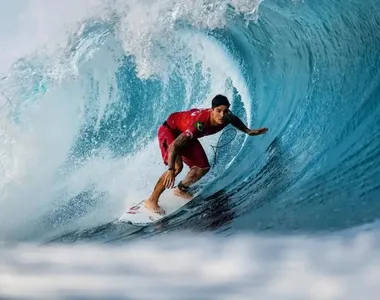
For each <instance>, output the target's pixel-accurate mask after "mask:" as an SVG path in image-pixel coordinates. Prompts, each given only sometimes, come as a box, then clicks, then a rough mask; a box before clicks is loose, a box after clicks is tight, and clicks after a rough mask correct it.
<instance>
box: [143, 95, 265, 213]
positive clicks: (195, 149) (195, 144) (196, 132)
mask: <svg viewBox="0 0 380 300" xmlns="http://www.w3.org/2000/svg"><path fill="white" fill-rule="evenodd" d="M229 108H230V102H229V101H228V99H227V97H226V96H223V95H216V96H215V97H214V98H213V99H212V103H211V108H206V109H196V108H195V109H190V110H187V111H180V112H174V113H172V114H171V115H170V116H169V117H168V118H167V119H166V121H165V122H164V123H163V124H162V125H161V126H160V127H159V128H158V133H157V135H158V141H159V145H160V149H161V155H162V158H163V161H164V164H165V165H167V166H168V170H167V171H166V172H165V173H163V174H162V175H161V176H160V178H159V179H158V181H157V183H156V185H155V187H154V190H153V192H152V194H151V195H150V197H149V198H148V199H147V200H146V201H145V207H147V208H148V209H150V210H152V211H153V212H155V213H158V214H161V215H163V214H165V211H164V210H163V209H162V208H161V207H160V206H159V205H158V200H159V197H160V195H161V194H162V193H163V191H164V190H165V189H169V188H173V186H174V181H175V177H176V176H177V175H178V174H179V173H181V171H182V168H183V163H185V164H186V165H187V166H188V167H189V168H190V170H189V172H188V173H187V175H186V177H185V178H184V179H183V180H182V181H180V182H179V183H178V185H177V187H176V188H175V189H174V194H175V195H176V196H179V197H182V198H184V199H188V200H190V199H191V198H192V195H191V194H190V193H189V186H190V185H191V184H193V183H195V182H197V181H198V180H199V179H201V178H202V177H203V176H204V175H205V174H206V173H207V172H208V171H209V169H210V164H209V162H208V159H207V156H206V153H205V151H204V150H203V147H202V145H201V143H200V142H199V140H198V139H199V138H201V137H204V136H207V135H211V134H215V133H217V132H219V131H221V130H222V129H223V128H224V127H226V126H227V125H228V124H231V125H232V126H234V127H236V128H237V129H239V130H240V131H242V132H244V133H246V134H248V135H250V136H254V135H260V134H263V133H265V132H267V130H268V128H260V129H249V128H248V127H247V126H245V125H244V123H243V122H242V121H241V120H240V119H239V118H238V117H237V116H235V115H234V114H233V113H232V112H231V111H230V110H229Z"/></svg>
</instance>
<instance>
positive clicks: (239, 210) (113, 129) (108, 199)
mask: <svg viewBox="0 0 380 300" xmlns="http://www.w3.org/2000/svg"><path fill="white" fill-rule="evenodd" d="M1 5H2V6H4V7H3V8H2V9H1V11H2V13H1V15H0V16H1V20H2V21H1V25H2V29H1V30H0V38H1V39H2V41H3V44H4V46H2V47H3V48H4V51H3V52H4V54H3V57H2V58H0V73H1V74H0V75H1V78H0V137H1V142H0V166H1V168H0V170H1V171H0V172H1V177H2V180H1V181H0V219H1V220H2V226H1V227H0V240H1V241H4V242H16V243H18V242H20V243H25V242H27V243H31V244H32V245H36V247H37V249H38V245H42V244H43V245H49V246H50V245H52V246H53V247H56V245H57V244H58V245H59V244H60V243H65V244H68V245H69V246H68V247H69V249H70V245H72V244H73V243H74V244H76V243H86V242H92V243H100V244H104V243H106V244H112V245H114V244H116V245H122V247H124V246H125V245H129V243H130V242H131V243H132V242H136V243H140V242H141V240H143V239H144V238H146V237H154V238H159V237H160V236H161V235H167V234H171V233H178V232H183V235H185V236H186V239H187V238H190V239H191V237H192V234H197V235H198V234H211V236H213V237H215V240H212V241H211V243H212V245H214V246H215V245H219V243H228V241H229V240H230V239H232V238H234V237H236V238H239V237H240V236H241V235H248V238H254V239H256V238H257V235H258V236H266V235H267V234H268V235H269V236H271V235H273V234H274V235H277V236H279V237H280V238H281V241H282V239H283V238H284V237H286V236H287V235H293V234H298V233H300V234H307V235H311V236H316V237H318V236H320V235H321V234H336V235H337V236H339V237H341V236H344V233H343V232H346V230H348V231H351V230H353V231H355V232H364V231H365V230H364V231H362V230H361V229H358V228H363V226H369V224H376V222H377V221H378V219H379V217H380V213H379V211H380V209H379V208H380V204H379V201H378V199H379V198H380V149H379V146H378V145H379V140H380V133H379V132H380V102H379V96H380V71H379V70H380V58H379V46H378V45H379V44H380V9H379V7H380V1H378V0H366V1H357V0H350V1H342V0H334V1H325V0H321V1H306V0H305V1H290V0H289V1H288V0H276V1H274V0H264V1H261V0H255V1H245V0H223V1H208V0H195V1H190V2H189V1H176V0H164V1H155V0H150V1H137V0H130V1H121V0H120V1H119V0H115V1H101V0H97V1H82V2H81V3H77V2H76V1H73V0H70V1H68V2H67V3H66V4H62V3H58V2H56V1H52V2H49V1H45V0H35V1H32V0H30V1H21V0H20V1H15V2H14V3H12V4H1ZM15 16H16V17H15ZM6 28H8V29H6ZM216 94H224V95H226V96H227V97H228V98H229V99H230V102H231V104H232V105H231V110H232V111H233V112H234V113H235V114H236V115H238V116H239V117H240V118H241V119H242V120H243V121H244V122H245V123H246V124H247V125H248V127H250V128H260V127H268V129H269V131H268V132H267V133H266V134H264V135H261V136H257V137H250V136H247V135H245V134H244V133H242V132H239V131H236V130H234V129H233V128H232V127H227V128H226V129H225V130H224V131H223V132H221V133H218V134H216V135H213V136H210V137H205V138H202V139H201V140H200V141H201V143H202V145H203V146H204V148H205V151H206V153H207V154H208V157H209V160H210V163H211V165H212V168H211V170H210V172H209V173H208V174H207V175H206V176H205V177H204V178H202V179H201V181H200V182H199V183H197V184H196V188H197V189H199V190H200V191H201V192H200V195H199V196H198V197H197V198H196V199H195V201H192V202H191V203H190V204H189V205H188V206H187V207H186V209H185V210H183V211H181V212H180V213H178V214H176V215H174V216H173V217H172V218H170V219H168V220H165V221H164V222H163V223H162V224H159V225H155V226H147V227H145V228H136V227H133V226H131V225H130V224H125V223H123V222H119V221H118V217H120V216H121V215H122V214H123V212H124V211H125V209H126V207H128V206H130V205H132V204H133V203H135V202H136V201H139V200H141V199H144V198H146V197H147V196H148V195H149V194H150V192H151V191H152V189H153V187H154V184H155V183H156V180H157V179H158V177H159V176H160V175H161V174H162V172H164V171H165V169H166V168H165V166H164V164H163V163H162V158H161V156H160V151H159V147H158V143H157V136H156V134H157V129H158V127H159V126H160V124H162V122H163V121H165V119H166V118H167V117H168V115H169V114H170V113H172V112H175V111H179V110H186V109H190V108H195V107H197V108H205V107H209V106H210V105H211V99H212V98H213V97H214V96H215V95H216ZM187 170H188V169H187V168H186V166H185V168H184V171H183V173H182V174H181V175H180V176H179V178H178V179H177V182H178V181H179V180H180V179H181V178H182V176H184V175H185V173H186V172H187ZM371 226H372V225H371ZM220 241H222V242H220ZM127 242H128V243H127ZM152 243H153V245H154V246H157V245H158V244H155V242H152ZM285 243H286V242H285ZM317 243H318V242H317ZM138 245H139V244H138ZM28 247H29V246H28ZM65 247H67V246H65ZM133 247H136V246H133ZM205 247H206V246H205ZM289 247H291V246H289ZM20 251H22V250H20ZM25 251H26V250H25ZM68 251H72V250H68ZM161 251H163V250H161ZM236 251H238V250H236ZM20 255H21V254H20ZM246 259H247V261H251V259H252V261H255V259H254V258H251V257H250V256H249V258H248V257H246ZM268 272H269V271H268ZM270 274H272V273H270ZM184 280H185V279H184ZM0 295H1V292H0ZM10 295H11V294H10ZM165 295H166V294H165ZM218 295H219V294H213V296H215V297H218ZM263 295H264V294H263ZM265 295H270V293H269V292H268V294H265ZM347 295H349V293H348V294H347ZM203 297H205V299H206V298H207V297H206V295H203ZM300 297H302V295H301V296H300ZM211 298H212V297H211ZM189 299H190V298H189ZM207 299H208V298H207ZM242 299H243V298H242ZM315 299H317V298H315ZM318 299H319V298H318ZM329 299H330V298H329ZM331 299H335V298H331Z"/></svg>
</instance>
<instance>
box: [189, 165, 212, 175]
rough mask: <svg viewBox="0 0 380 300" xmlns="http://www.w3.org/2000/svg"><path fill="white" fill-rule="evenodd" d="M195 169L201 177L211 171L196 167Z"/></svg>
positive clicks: (206, 168)
mask: <svg viewBox="0 0 380 300" xmlns="http://www.w3.org/2000/svg"><path fill="white" fill-rule="evenodd" d="M193 169H196V172H197V173H198V174H199V175H201V176H204V175H206V173H207V172H208V171H209V170H210V167H197V166H194V167H193Z"/></svg>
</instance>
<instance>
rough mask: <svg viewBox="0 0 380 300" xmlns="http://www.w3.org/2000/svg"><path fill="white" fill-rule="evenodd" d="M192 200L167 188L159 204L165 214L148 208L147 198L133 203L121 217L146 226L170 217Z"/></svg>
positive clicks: (123, 219)
mask: <svg viewBox="0 0 380 300" xmlns="http://www.w3.org/2000/svg"><path fill="white" fill-rule="evenodd" d="M189 201H191V200H186V199H183V198H181V197H178V196H176V195H174V194H173V190H165V191H164V192H163V193H162V194H161V197H160V200H159V202H158V204H159V205H160V206H161V207H162V208H163V209H164V210H165V214H164V215H159V214H157V213H154V212H152V211H151V210H149V209H147V208H146V207H145V205H144V202H145V200H140V201H139V202H138V203H135V204H133V205H131V206H130V207H129V208H128V209H127V211H126V212H125V213H124V214H123V215H122V216H121V217H120V218H119V220H120V221H123V222H129V223H131V224H133V225H140V226H145V225H149V224H152V223H155V222H157V221H159V220H161V219H163V218H166V217H168V216H169V215H171V214H173V213H174V212H176V211H177V210H179V209H180V208H181V207H182V206H184V205H185V204H187V203H188V202H189Z"/></svg>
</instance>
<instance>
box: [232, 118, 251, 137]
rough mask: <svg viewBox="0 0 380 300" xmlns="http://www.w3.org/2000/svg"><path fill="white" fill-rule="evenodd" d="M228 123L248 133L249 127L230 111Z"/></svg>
mask: <svg viewBox="0 0 380 300" xmlns="http://www.w3.org/2000/svg"><path fill="white" fill-rule="evenodd" d="M230 123H231V125H232V126H234V127H236V128H237V129H239V130H240V131H243V132H245V133H249V130H250V129H249V128H248V127H247V126H245V124H244V123H243V121H242V120H240V119H239V117H237V116H235V115H234V114H232V113H231V116H230Z"/></svg>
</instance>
